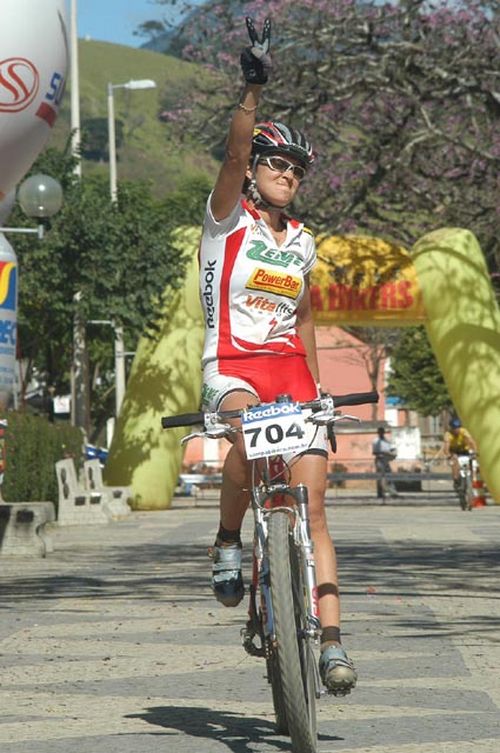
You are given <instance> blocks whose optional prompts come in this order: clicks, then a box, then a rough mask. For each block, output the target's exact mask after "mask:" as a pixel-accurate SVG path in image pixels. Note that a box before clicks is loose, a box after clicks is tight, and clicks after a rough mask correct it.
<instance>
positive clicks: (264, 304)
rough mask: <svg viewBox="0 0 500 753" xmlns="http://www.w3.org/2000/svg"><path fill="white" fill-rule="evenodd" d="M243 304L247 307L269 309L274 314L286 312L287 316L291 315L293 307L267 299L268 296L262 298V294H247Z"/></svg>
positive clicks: (260, 309) (259, 309) (261, 309)
mask: <svg viewBox="0 0 500 753" xmlns="http://www.w3.org/2000/svg"><path fill="white" fill-rule="evenodd" d="M245 306H247V308H249V309H257V310H258V311H269V312H272V313H276V314H288V316H291V315H292V314H293V312H294V309H293V307H292V306H291V305H289V304H288V303H283V302H281V303H275V302H274V301H271V300H269V298H264V296H263V295H247V299H246V301H245Z"/></svg>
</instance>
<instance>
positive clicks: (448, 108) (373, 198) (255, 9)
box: [157, 0, 500, 273]
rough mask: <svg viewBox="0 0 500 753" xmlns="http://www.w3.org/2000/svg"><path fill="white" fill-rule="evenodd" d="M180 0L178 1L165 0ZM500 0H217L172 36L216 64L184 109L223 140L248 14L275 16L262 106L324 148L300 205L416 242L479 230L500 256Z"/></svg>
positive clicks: (322, 218)
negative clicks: (453, 230) (448, 230)
mask: <svg viewBox="0 0 500 753" xmlns="http://www.w3.org/2000/svg"><path fill="white" fill-rule="evenodd" d="M157 1H158V2H160V4H163V5H172V4H173V3H174V2H175V0H157ZM498 6H499V2H498V0H484V1H483V2H481V0H449V1H448V0H427V1H424V0H402V1H401V2H399V3H394V2H393V3H389V2H388V3H386V4H380V3H376V2H373V1H372V0H370V1H368V2H356V0H253V1H251V2H245V0H238V1H237V0H209V1H208V2H206V3H205V5H203V6H202V7H200V8H196V9H194V10H191V12H190V13H187V15H186V16H185V17H184V22H183V23H182V25H181V26H180V27H179V28H178V30H177V33H176V37H175V40H174V42H173V43H172V44H173V48H172V49H180V48H182V54H183V56H184V57H185V58H187V59H189V60H192V61H197V62H199V63H202V64H204V65H205V66H207V67H208V68H209V69H210V71H211V72H212V75H211V77H210V79H209V83H207V79H206V78H205V77H204V79H203V85H202V86H200V91H198V92H189V95H188V98H189V104H188V105H187V104H186V102H182V103H177V104H176V105H174V106H172V103H169V108H168V110H169V112H170V117H171V119H172V120H174V119H179V118H181V119H182V121H183V124H184V126H185V127H186V128H187V131H188V132H190V133H191V134H196V135H197V136H198V137H199V138H200V137H201V138H202V139H203V140H204V141H205V142H206V143H207V145H209V146H210V148H212V149H214V150H221V149H222V147H223V143H224V139H225V136H226V132H227V128H226V125H227V123H228V120H229V117H230V113H231V111H232V110H233V109H234V105H235V102H237V101H238V96H239V91H240V89H241V84H242V79H241V74H240V69H239V53H240V51H241V48H242V46H244V45H246V44H247V43H248V40H247V39H246V31H245V25H244V21H243V17H244V15H247V14H248V15H251V16H252V17H253V18H254V20H255V23H256V25H257V26H259V24H262V21H263V18H264V17H265V16H266V15H271V17H272V20H273V42H272V53H273V60H274V71H273V75H272V78H271V80H270V82H269V84H268V85H267V86H266V88H265V90H264V98H263V104H262V106H261V108H260V111H259V116H260V117H261V118H268V117H269V118H270V117H272V118H273V119H282V120H284V121H285V122H289V123H290V124H292V125H295V126H298V127H300V128H303V129H304V131H306V133H307V134H308V135H309V136H310V138H311V139H312V140H313V143H314V144H315V148H316V151H317V153H318V159H317V161H316V164H315V166H314V168H313V170H312V171H311V174H310V177H309V178H308V179H307V181H306V182H305V183H304V187H303V190H302V191H301V192H300V197H299V200H298V202H297V207H296V208H297V211H298V212H299V213H301V215H302V217H304V219H305V220H306V221H307V222H308V223H310V224H311V225H312V227H313V228H314V229H315V230H316V231H322V232H325V231H326V232H328V233H331V234H338V233H345V232H353V231H354V232H368V233H372V234H376V235H380V236H382V237H386V238H390V239H393V240H396V241H397V242H403V243H406V244H411V243H412V242H414V241H415V240H416V239H417V238H418V237H419V236H421V235H422V234H423V233H425V232H428V231H430V230H432V229H435V228H437V227H443V226H450V225H451V226H460V227H466V228H469V229H470V230H472V231H473V232H474V233H475V234H476V235H477V236H478V238H479V240H480V242H481V245H482V247H483V249H484V251H485V253H486V256H487V258H488V262H489V265H490V271H491V272H492V273H495V272H498V268H499V266H500V264H499V262H500V232H499V231H500V206H499V202H498V195H499V190H498V189H499V178H498V176H499V175H500V170H499V168H500V128H499V127H498V122H499V114H500V84H499V80H498V79H499V66H498V47H499V37H498V33H497V30H496V28H495V26H496V25H497V24H498Z"/></svg>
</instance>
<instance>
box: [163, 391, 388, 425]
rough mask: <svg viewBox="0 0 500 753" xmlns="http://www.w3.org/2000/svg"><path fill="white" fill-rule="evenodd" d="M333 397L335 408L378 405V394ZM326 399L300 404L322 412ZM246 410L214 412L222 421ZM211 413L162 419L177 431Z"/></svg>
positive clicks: (360, 393)
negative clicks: (368, 404) (323, 401)
mask: <svg viewBox="0 0 500 753" xmlns="http://www.w3.org/2000/svg"><path fill="white" fill-rule="evenodd" d="M325 397H331V398H332V399H333V403H334V405H335V407H337V408H340V407H346V406H348V405H366V404H367V403H378V397H379V395H378V392H351V393H349V394H347V395H325ZM322 399H323V400H324V398H316V399H315V400H309V401H306V402H303V403H299V405H300V407H301V408H304V409H305V410H312V411H313V412H314V411H318V410H321V407H322V406H321V401H322ZM244 410H245V409H241V408H240V409H237V410H224V411H213V412H214V413H216V414H217V416H218V417H219V418H220V419H221V420H224V419H229V418H241V415H242V413H244ZM207 413H210V411H205V412H204V411H198V412H197V413H183V414H181V415H178V416H164V417H163V418H162V419H161V425H162V428H163V429H176V428H180V427H182V426H198V425H200V424H201V425H203V424H204V423H205V416H206V414H207Z"/></svg>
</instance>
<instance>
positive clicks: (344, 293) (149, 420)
mask: <svg viewBox="0 0 500 753" xmlns="http://www.w3.org/2000/svg"><path fill="white" fill-rule="evenodd" d="M199 236H200V233H199V230H195V229H193V228H184V229H181V230H179V231H178V234H177V242H178V244H179V249H180V250H182V251H184V252H188V253H190V255H191V259H190V264H189V269H188V274H187V276H186V282H185V285H184V287H183V289H182V290H180V291H178V292H177V293H176V295H175V297H174V300H173V301H172V302H171V303H170V305H169V307H168V309H166V310H165V311H164V312H163V316H162V319H161V322H162V323H161V332H160V334H159V335H158V336H157V337H155V338H154V339H151V338H147V337H143V338H142V339H141V341H140V343H139V347H138V350H137V354H136V357H135V359H134V363H133V366H132V371H131V374H130V378H129V383H128V386H127V393H126V396H125V400H124V404H123V408H122V412H121V415H120V418H119V421H118V423H117V427H116V430H115V435H114V438H113V443H112V446H111V450H110V457H109V460H108V463H107V466H106V472H105V476H106V480H107V482H108V483H110V484H117V485H124V484H126V485H131V486H132V489H133V493H134V497H135V504H136V506H137V507H138V508H140V509H163V508H167V507H168V506H169V505H170V502H171V499H172V496H173V494H174V490H175V486H176V481H177V477H178V474H179V470H180V467H181V462H182V451H181V447H180V444H179V440H180V437H181V436H182V435H183V434H185V431H184V430H183V429H179V430H169V431H168V432H162V430H161V424H160V419H161V416H162V415H168V414H174V413H182V412H189V411H193V410H196V409H197V408H198V403H199V395H200V389H201V370H200V359H201V350H202V344H203V320H202V314H201V307H200V304H199V297H198V270H197V260H196V254H197V249H198V244H199ZM311 295H312V300H313V306H314V310H315V319H316V322H317V323H318V324H333V323H335V324H337V325H338V324H340V325H342V324H351V325H353V324H359V325H364V326H374V325H375V326H377V325H380V326H384V325H386V326H392V327H395V326H404V325H411V324H418V323H425V325H426V328H427V332H428V335H429V339H430V342H431V345H432V347H433V349H434V352H435V354H436V358H437V361H438V364H439V367H440V369H441V371H442V373H443V376H444V379H445V382H446V384H447V387H448V390H449V392H450V395H451V398H452V400H453V403H454V405H455V408H456V410H457V411H458V413H459V415H460V417H461V419H462V421H463V423H464V424H465V425H466V426H467V427H468V429H469V430H470V432H471V434H472V436H473V437H474V439H475V440H476V442H477V445H478V449H479V453H480V458H481V471H482V474H483V477H484V480H485V482H486V484H487V486H488V488H489V490H490V493H491V494H492V496H493V498H494V499H495V500H496V501H497V502H500V432H499V431H498V427H500V312H499V309H498V305H497V303H496V301H495V297H494V294H493V290H492V287H491V284H490V281H489V275H488V271H487V268H486V264H485V260H484V257H483V254H482V252H481V249H480V247H479V244H478V242H477V240H476V238H475V237H474V236H473V235H472V233H470V232H468V231H467V230H463V229H460V228H445V229H442V230H438V231H435V232H433V233H429V234H428V235H426V236H424V237H423V238H421V239H420V240H419V241H418V242H417V243H416V244H415V246H414V247H413V249H412V250H411V251H410V252H408V251H406V250H405V249H403V248H401V247H399V246H395V245H392V244H390V243H386V242H385V241H382V240H379V239H377V238H370V237H364V236H346V237H336V236H333V237H322V238H319V239H318V264H317V265H316V267H315V269H314V271H313V274H312V277H311Z"/></svg>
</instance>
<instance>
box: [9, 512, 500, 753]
mask: <svg viewBox="0 0 500 753" xmlns="http://www.w3.org/2000/svg"><path fill="white" fill-rule="evenodd" d="M331 501H332V502H335V501H334V500H331ZM399 502H400V501H399V500H395V501H389V502H388V503H387V504H386V505H385V506H380V505H376V504H373V500H372V502H371V503H367V500H363V499H359V500H357V501H356V500H352V499H350V500H348V499H339V500H337V502H335V503H334V504H332V505H329V506H328V516H329V520H330V524H331V530H332V532H333V533H334V534H335V538H336V540H337V544H338V553H339V559H340V567H341V590H342V593H343V606H344V630H343V633H344V642H345V644H346V646H347V647H348V648H349V651H350V653H351V654H352V656H353V658H354V659H355V661H356V664H357V667H358V671H359V675H360V681H359V686H358V688H357V689H356V691H355V692H354V693H353V694H352V695H351V696H350V697H348V698H346V699H338V700H335V699H333V700H332V699H329V698H327V699H323V700H321V701H320V702H319V704H318V707H319V713H318V722H319V733H320V743H319V751H320V753H368V752H369V753H473V752H474V753H497V751H498V750H500V588H499V583H500V577H499V576H500V507H499V506H488V507H486V508H483V509H478V510H474V511H473V512H469V513H463V512H461V511H460V510H459V509H458V507H457V506H456V505H454V504H453V503H452V502H451V501H450V502H449V503H447V504H437V503H432V504H422V505H418V504H416V503H413V504H411V505H410V504H407V503H405V502H404V501H403V502H402V503H401V504H400V503H399ZM249 523H250V520H248V522H247V525H246V528H245V531H244V534H245V535H244V538H245V540H246V542H248V541H249V531H250V528H249ZM216 525H217V510H216V509H215V504H214V501H213V500H212V501H207V504H204V505H201V506H198V507H194V506H193V505H192V504H191V505H189V503H188V502H187V501H186V500H177V501H176V503H175V505H174V507H173V509H172V510H170V511H165V512H155V513H134V514H133V515H132V516H131V519H129V520H126V521H123V522H120V523H113V524H110V525H108V526H104V527H102V528H99V527H92V528H90V527H74V528H70V527H68V528H65V529H60V530H59V529H56V530H55V532H54V540H55V552H54V553H53V554H51V555H49V557H48V558H47V559H45V560H25V559H7V558H2V560H0V566H1V568H2V576H1V583H0V588H1V599H0V663H1V674H0V709H1V711H0V721H1V724H0V752H1V753H67V751H68V750H71V751H72V753H160V752H161V753H201V752H202V753H254V752H255V753H285V752H286V751H289V750H290V746H289V741H288V740H287V738H283V737H278V736H276V735H275V734H274V732H273V713H272V706H271V701H270V690H269V688H268V686H267V683H266V681H265V679H264V674H265V668H264V666H263V663H262V660H258V659H255V658H251V657H249V656H247V655H246V654H245V652H244V651H243V649H242V648H241V645H240V638H239V630H240V628H241V626H242V624H243V622H244V620H245V607H244V606H243V605H241V606H240V607H238V608H236V609H234V610H226V609H224V608H223V607H221V606H219V605H218V604H217V603H216V602H215V601H214V600H213V598H212V596H211V593H210V589H209V586H208V584H209V572H210V562H209V560H208V559H207V557H206V549H207V546H209V545H210V544H211V543H212V541H213V537H214V534H215V530H216ZM245 551H246V568H247V572H248V568H249V547H248V546H247V547H246V550H245Z"/></svg>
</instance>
